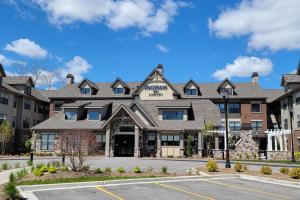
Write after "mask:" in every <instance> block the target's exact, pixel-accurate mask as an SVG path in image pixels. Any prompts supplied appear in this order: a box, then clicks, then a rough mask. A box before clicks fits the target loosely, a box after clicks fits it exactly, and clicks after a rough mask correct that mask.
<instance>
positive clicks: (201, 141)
mask: <svg viewBox="0 0 300 200" xmlns="http://www.w3.org/2000/svg"><path fill="white" fill-rule="evenodd" d="M202 150H203V138H202V132H201V131H198V156H199V158H202Z"/></svg>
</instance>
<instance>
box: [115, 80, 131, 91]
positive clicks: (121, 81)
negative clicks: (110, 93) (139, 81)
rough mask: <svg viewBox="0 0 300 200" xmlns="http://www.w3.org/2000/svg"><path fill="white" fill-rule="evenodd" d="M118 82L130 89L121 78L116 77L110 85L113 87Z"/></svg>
mask: <svg viewBox="0 0 300 200" xmlns="http://www.w3.org/2000/svg"><path fill="white" fill-rule="evenodd" d="M118 82H120V83H121V84H122V85H123V86H124V87H125V88H127V89H130V87H129V86H128V85H127V84H126V83H125V82H124V81H123V80H122V79H121V78H117V79H116V80H115V81H114V82H113V83H112V84H111V87H114V85H115V84H116V83H118Z"/></svg>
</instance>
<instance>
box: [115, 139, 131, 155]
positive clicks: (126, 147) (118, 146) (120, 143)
mask: <svg viewBox="0 0 300 200" xmlns="http://www.w3.org/2000/svg"><path fill="white" fill-rule="evenodd" d="M114 152H115V156H119V157H132V156H133V155H134V135H116V136H115V151H114Z"/></svg>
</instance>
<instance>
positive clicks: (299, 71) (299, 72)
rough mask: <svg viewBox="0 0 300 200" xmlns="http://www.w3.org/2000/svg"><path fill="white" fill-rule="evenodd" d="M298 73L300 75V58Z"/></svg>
mask: <svg viewBox="0 0 300 200" xmlns="http://www.w3.org/2000/svg"><path fill="white" fill-rule="evenodd" d="M297 75H300V60H299V62H298V68H297Z"/></svg>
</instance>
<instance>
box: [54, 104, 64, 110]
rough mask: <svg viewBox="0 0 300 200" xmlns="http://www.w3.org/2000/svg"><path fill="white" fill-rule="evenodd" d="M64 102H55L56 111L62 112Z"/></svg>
mask: <svg viewBox="0 0 300 200" xmlns="http://www.w3.org/2000/svg"><path fill="white" fill-rule="evenodd" d="M62 104H63V102H54V106H53V108H54V111H61V106H62Z"/></svg>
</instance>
